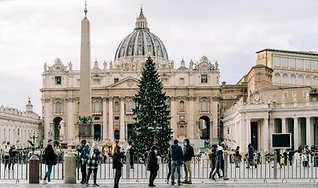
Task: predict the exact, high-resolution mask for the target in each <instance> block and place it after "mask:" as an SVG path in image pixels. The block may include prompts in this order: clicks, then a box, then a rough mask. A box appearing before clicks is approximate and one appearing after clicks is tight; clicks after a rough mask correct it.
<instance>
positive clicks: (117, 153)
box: [111, 140, 125, 188]
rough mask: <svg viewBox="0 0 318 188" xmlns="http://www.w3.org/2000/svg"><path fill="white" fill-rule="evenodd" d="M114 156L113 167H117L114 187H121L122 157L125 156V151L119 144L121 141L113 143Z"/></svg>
mask: <svg viewBox="0 0 318 188" xmlns="http://www.w3.org/2000/svg"><path fill="white" fill-rule="evenodd" d="M111 154H112V157H113V169H115V170H116V171H115V180H114V188H118V187H119V180H120V177H121V171H122V168H123V163H122V162H121V160H122V158H124V154H125V152H124V151H123V149H122V148H121V147H120V145H119V141H118V140H116V141H115V142H114V143H113V148H112V153H111Z"/></svg>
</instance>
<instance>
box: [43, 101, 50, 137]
mask: <svg viewBox="0 0 318 188" xmlns="http://www.w3.org/2000/svg"><path fill="white" fill-rule="evenodd" d="M44 111H45V113H44V140H48V139H49V137H50V135H49V132H50V130H51V126H50V123H51V114H52V104H51V99H44Z"/></svg>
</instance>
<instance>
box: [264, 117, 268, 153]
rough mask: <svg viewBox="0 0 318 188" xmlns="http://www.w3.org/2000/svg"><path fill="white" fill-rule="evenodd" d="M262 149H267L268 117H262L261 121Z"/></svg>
mask: <svg viewBox="0 0 318 188" xmlns="http://www.w3.org/2000/svg"><path fill="white" fill-rule="evenodd" d="M263 139H264V140H263V143H264V146H263V151H267V152H268V151H269V144H268V143H269V134H268V119H267V118H264V121H263Z"/></svg>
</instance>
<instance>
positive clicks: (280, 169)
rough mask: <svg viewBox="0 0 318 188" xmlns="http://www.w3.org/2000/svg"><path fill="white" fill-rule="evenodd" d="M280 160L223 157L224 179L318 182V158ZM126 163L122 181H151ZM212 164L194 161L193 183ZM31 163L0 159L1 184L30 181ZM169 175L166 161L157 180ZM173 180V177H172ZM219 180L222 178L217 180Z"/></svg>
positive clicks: (105, 170) (56, 172)
mask: <svg viewBox="0 0 318 188" xmlns="http://www.w3.org/2000/svg"><path fill="white" fill-rule="evenodd" d="M276 160H277V157H274V158H267V157H266V156H262V157H261V160H260V161H259V163H258V164H257V161H256V160H253V162H252V163H251V165H248V162H247V160H246V159H243V160H235V159H234V157H232V156H231V155H227V154H225V155H224V164H222V165H220V166H223V165H224V171H222V170H220V173H221V176H222V177H223V176H224V177H227V178H229V179H230V180H234V181H239V180H248V179H259V180H264V181H265V182H266V181H267V180H269V179H278V180H282V181H288V180H295V179H302V180H308V181H315V180H318V157H310V159H309V161H308V165H306V164H305V163H304V162H303V161H301V160H300V159H299V158H294V159H292V160H288V161H287V162H284V163H283V164H281V165H280V162H281V161H279V162H277V161H276ZM127 163H128V164H126V163H125V162H124V167H123V169H122V178H123V179H131V180H136V181H137V182H138V181H139V180H142V179H148V178H149V175H150V172H149V171H147V167H146V165H145V164H143V163H144V162H143V161H142V160H139V159H137V158H135V159H134V164H133V168H131V166H130V164H129V161H127ZM39 165H40V172H39V176H40V179H43V177H44V175H45V172H46V170H47V166H46V165H45V161H44V160H42V158H41V157H40V164H39ZM212 166H213V165H212V164H211V160H209V159H207V158H205V157H194V158H193V159H192V162H191V167H192V179H193V180H195V179H196V180H202V181H203V180H207V181H208V180H209V178H210V173H211V171H212ZM112 167H113V166H112V158H111V157H108V158H107V159H106V160H104V161H102V163H101V164H100V165H99V168H98V172H97V178H98V179H99V180H111V179H114V177H115V170H113V168H112ZM28 171H29V161H28V158H26V157H21V156H18V157H13V158H9V159H8V158H0V180H15V181H17V182H18V181H19V180H28ZM168 172H169V166H168V164H167V163H166V162H165V161H164V160H163V162H162V163H161V164H160V165H159V171H158V176H157V179H167V175H168ZM183 176H184V170H183V166H182V167H181V177H182V178H183ZM169 178H170V177H169ZM216 178H220V177H216ZM51 179H53V180H63V179H64V156H63V155H60V157H58V160H57V164H56V165H54V166H53V169H52V173H51ZM77 179H81V172H80V164H79V163H78V165H77Z"/></svg>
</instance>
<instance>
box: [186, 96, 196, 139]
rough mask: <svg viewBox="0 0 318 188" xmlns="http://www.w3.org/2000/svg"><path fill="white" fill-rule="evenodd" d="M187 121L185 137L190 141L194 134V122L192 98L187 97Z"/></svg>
mask: <svg viewBox="0 0 318 188" xmlns="http://www.w3.org/2000/svg"><path fill="white" fill-rule="evenodd" d="M188 113H189V121H188V125H187V137H188V138H190V139H194V138H195V136H194V133H195V126H194V125H195V122H194V97H189V110H188Z"/></svg>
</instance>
